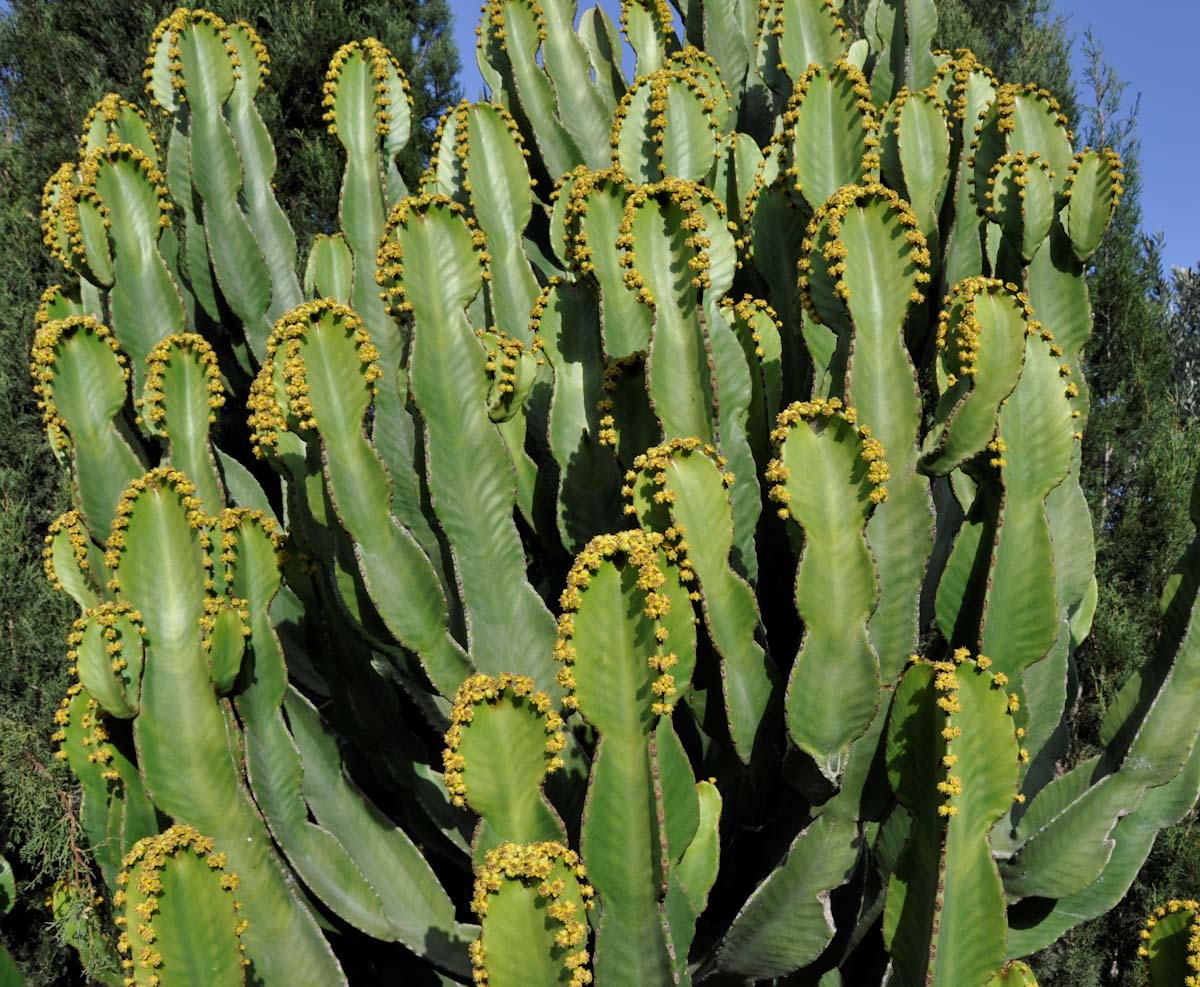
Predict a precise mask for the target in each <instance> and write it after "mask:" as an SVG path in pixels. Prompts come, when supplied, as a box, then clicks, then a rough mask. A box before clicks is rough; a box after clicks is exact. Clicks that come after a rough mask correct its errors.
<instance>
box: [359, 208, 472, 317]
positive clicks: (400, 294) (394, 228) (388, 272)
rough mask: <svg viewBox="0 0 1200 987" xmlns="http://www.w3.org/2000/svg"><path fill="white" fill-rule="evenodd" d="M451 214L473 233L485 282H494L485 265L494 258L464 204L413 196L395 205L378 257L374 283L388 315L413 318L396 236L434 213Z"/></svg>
mask: <svg viewBox="0 0 1200 987" xmlns="http://www.w3.org/2000/svg"><path fill="white" fill-rule="evenodd" d="M437 211H441V212H448V213H450V214H451V215H453V216H458V217H459V218H460V219H462V220H463V221H464V222H465V223H466V224H467V228H468V229H469V230H470V232H471V244H472V246H473V247H474V249H475V252H476V255H477V258H478V260H479V263H480V264H481V265H483V266H484V270H483V279H484V280H485V281H488V280H490V279H491V272H490V271H488V270H487V267H486V265H488V264H490V263H491V262H492V256H491V254H489V253H488V251H487V239H486V238H485V237H484V235H483V231H482V230H481V229H479V227H478V226H477V225H476V223H475V219H474V217H473V216H471V215H470V214H469V213H468V212H467V210H466V207H465V206H463V204H462V203H461V202H455V201H454V200H453V199H451V198H450V197H449V196H445V195H436V194H433V193H429V192H425V193H422V194H421V195H410V196H409V197H408V198H406V199H401V200H400V201H399V202H398V203H396V205H395V207H394V208H393V209H392V211H391V214H390V215H389V216H388V220H387V224H386V225H385V227H384V231H383V236H382V238H381V239H380V241H379V244H380V245H379V251H378V253H377V254H376V255H375V265H376V269H375V281H376V283H377V284H378V285H379V286H380V287H381V288H383V291H381V292H380V293H379V297H380V299H381V300H382V301H383V304H384V307H385V308H386V310H387V313H388V315H390V316H392V317H393V318H396V319H401V318H403V317H404V316H406V315H411V314H412V310H413V307H412V303H411V302H410V301H408V299H407V298H406V297H405V294H404V246H403V244H402V243H401V242H400V240H399V238H398V237H397V233H398V232H399V231H400V230H402V229H406V228H407V227H408V226H409V224H410V223H412V222H413V221H414V220H419V219H421V218H423V217H425V216H427V215H429V214H431V213H433V212H437Z"/></svg>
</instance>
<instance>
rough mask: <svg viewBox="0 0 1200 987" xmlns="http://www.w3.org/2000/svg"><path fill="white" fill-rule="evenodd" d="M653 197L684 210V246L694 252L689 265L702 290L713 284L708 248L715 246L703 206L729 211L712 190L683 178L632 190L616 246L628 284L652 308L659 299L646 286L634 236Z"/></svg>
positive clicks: (661, 203)
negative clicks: (641, 214)
mask: <svg viewBox="0 0 1200 987" xmlns="http://www.w3.org/2000/svg"><path fill="white" fill-rule="evenodd" d="M652 199H653V200H654V201H655V203H656V204H657V205H658V206H660V207H661V206H664V205H666V206H668V207H669V206H675V207H677V208H678V209H679V210H680V212H682V213H683V219H682V220H681V221H680V223H679V230H680V231H681V232H683V233H684V234H685V237H684V240H683V244H684V246H686V247H687V248H688V249H689V250H690V251H692V252H693V253H692V256H691V257H689V258H688V262H687V265H688V268H689V269H690V270H691V271H692V272H693V277H692V280H691V286H692V287H693V288H694V289H696V290H698V291H699V290H702V289H705V288H710V287H712V278H711V277H710V275H709V265H710V258H709V255H708V248H709V247H710V246H712V240H711V238H710V237H709V236H708V235H707V233H708V224H707V222H705V219H704V211H703V209H702V208H701V206H702V205H705V204H707V205H710V206H712V207H713V208H715V209H716V211H717V215H718V216H723V215H724V213H725V209H724V206H723V205H722V204H721V203H720V201H719V200H717V199H716V197H715V196H714V195H713V193H712V192H711V191H710V190H709V189H707V188H705V187H704V186H702V185H698V184H696V183H695V182H690V181H686V180H684V179H682V178H664V179H663V180H662V181H661V182H656V183H654V184H652V185H639V186H637V187H636V188H635V189H634V190H633V191H631V192H630V193H629V197H628V199H627V200H626V202H625V214H624V216H623V217H622V219H621V225H620V227H619V236H618V237H617V241H616V246H617V247H618V248H619V249H620V250H621V259H620V264H621V266H622V267H624V268H625V269H626V271H625V286H626V287H627V288H628V289H629V290H630V291H633V292H635V293H636V294H637V297H638V301H640V302H641V303H642V304H643V305H649V306H651V307H653V306H654V305H655V304H656V301H655V298H654V294H653V292H651V291H650V289H649V288H648V287H647V286H646V278H645V275H643V274H642V273H641V271H639V270H638V268H637V256H636V254H635V252H634V248H635V246H636V238H635V237H634V235H633V229H634V225H635V223H636V221H637V215H638V212H639V211H640V210H641V209H644V208H647V207H648V205H649V203H650V201H651V200H652Z"/></svg>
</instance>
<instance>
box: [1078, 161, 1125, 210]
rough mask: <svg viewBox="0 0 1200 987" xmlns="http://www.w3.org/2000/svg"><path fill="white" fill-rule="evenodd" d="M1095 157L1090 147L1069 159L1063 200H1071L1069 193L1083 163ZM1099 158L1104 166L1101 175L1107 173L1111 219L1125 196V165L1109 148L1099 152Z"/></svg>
mask: <svg viewBox="0 0 1200 987" xmlns="http://www.w3.org/2000/svg"><path fill="white" fill-rule="evenodd" d="M1096 156H1097V152H1096V151H1093V150H1092V149H1091V148H1090V147H1085V148H1084V149H1083V150H1082V151H1080V152H1079V153H1078V154H1076V155H1075V157H1073V158H1072V159H1071V164H1070V166H1069V167H1068V168H1067V187H1066V188H1065V189H1063V198H1064V199H1068V200H1069V199H1070V198H1071V193H1072V192H1073V191H1074V189H1075V182H1076V180H1077V179H1078V177H1079V169H1080V168H1081V167H1082V166H1083V162H1084V161H1086V160H1087V159H1088V158H1089V157H1096ZM1099 157H1100V160H1101V161H1102V163H1103V165H1104V167H1103V168H1102V169H1101V175H1103V173H1104V171H1107V172H1108V180H1109V189H1108V194H1109V202H1108V216H1109V219H1111V218H1112V216H1113V214H1114V213H1115V212H1116V211H1117V206H1119V205H1120V204H1121V199H1122V198H1123V197H1124V195H1125V163H1124V162H1123V161H1122V160H1121V155H1119V154H1118V153H1117V152H1116V151H1114V150H1113V149H1112V148H1111V147H1106V148H1104V150H1103V151H1101V152H1099Z"/></svg>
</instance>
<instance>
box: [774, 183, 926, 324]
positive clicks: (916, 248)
mask: <svg viewBox="0 0 1200 987" xmlns="http://www.w3.org/2000/svg"><path fill="white" fill-rule="evenodd" d="M871 200H874V201H877V202H883V203H884V204H885V205H886V206H887V207H888V209H889V210H890V211H891V212H892V213H893V214H894V215H895V217H896V221H897V222H898V223H899V224H900V226H901V227H902V228H903V230H904V240H905V242H906V243H907V244H908V246H909V252H908V253H909V263H910V264H911V265H912V267H913V269H914V273H913V282H914V284H915V285H916V287H915V288H914V289H913V291H912V293H911V295H910V297H909V302H910V303H911V304H913V305H920V304H921V303H922V302H923V301H925V295H924V293H923V291H922V286H924V285H927V284H929V281H930V274H929V268H930V265H931V264H932V257H931V255H930V253H929V247H928V245H927V244H926V242H925V235H924V234H923V233H922V232H921V226H920V223H919V221H918V220H917V215H916V213H914V212H913V211H912V207H911V206H910V205H909V204H908V203H907V202H905V201H904V200H903V199H901V198H900V196H898V195H897V194H896V193H895V192H893V191H892V190H891V189H889V188H886V187H885V186H883V185H880V184H879V183H877V182H871V183H869V184H867V185H861V186H860V185H847V186H845V187H844V188H841V189H839V190H838V191H837V192H835V193H834V194H833V195H831V196H830V197H829V199H828V201H826V202H825V203H824V204H823V205H821V207H820V208H819V209H817V211H816V212H815V213H813V218H812V220H811V221H810V222H809V224H808V231H807V233H806V235H805V237H804V241H803V242H802V243H801V245H800V261H799V263H798V265H797V266H798V267H799V270H800V277H799V282H798V283H799V288H800V295H801V299H802V300H803V302H804V307H805V309H806V310H807V311H808V313H809V314H810V315H811V316H812V317H813V318H814V319H815V320H816V321H818V322H820V321H821V316H820V313H819V312H818V311H817V308H816V304H815V303H814V302H813V298H812V292H811V290H810V288H809V278H810V276H811V273H812V260H811V259H810V255H811V254H812V252H813V251H814V250H815V249H817V248H818V247H819V248H820V251H821V258H822V260H823V261H824V262H825V268H826V273H827V274H828V276H829V277H830V278H832V279H833V280H834V284H833V293H834V295H836V296H837V297H838V298H840V299H841V300H842V301H843V302H846V303H848V302H849V301H850V286H849V285H848V284H847V283H846V281H845V277H844V275H845V273H846V265H847V263H848V262H849V259H850V251H849V248H848V247H847V246H846V244H845V242H844V241H843V240H842V239H841V235H842V221H843V220H844V219H845V218H846V217H847V216H848V215H849V214H850V211H851V210H852V209H854V208H856V207H858V206H861V205H864V204H865V203H867V202H868V201H871Z"/></svg>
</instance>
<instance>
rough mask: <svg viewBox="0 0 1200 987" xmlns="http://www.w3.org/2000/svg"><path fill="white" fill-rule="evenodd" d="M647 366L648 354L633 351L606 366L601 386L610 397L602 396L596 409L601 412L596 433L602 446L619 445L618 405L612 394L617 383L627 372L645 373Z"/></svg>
mask: <svg viewBox="0 0 1200 987" xmlns="http://www.w3.org/2000/svg"><path fill="white" fill-rule="evenodd" d="M645 366H646V355H645V354H644V353H631V354H629V356H623V357H619V358H618V359H616V360H612V361H611V362H610V363H609V364H608V366H606V367H605V368H604V373H603V374H602V375H601V381H602V383H601V386H602V387H603V388H604V393H605V394H606V395H609V396H608V397H604V398H601V399H600V400H599V401H597V402H596V410H597V411H598V412H600V414H601V416H602V417H601V419H600V430H599V432H597V433H596V441H597V442H598V443H599V444H600V445H602V446H612V447H613V448H614V449H615V448H616V446H617V440H618V438H619V436H618V435H617V419H616V418H615V417H614V415H613V411H615V410H616V405H615V404H614V402H613V399H612V397H611V395H613V394H615V393H616V390H617V383H618V382H619V381H620V379H621V377H622V376H623V375H624V374H626V373H636V374H640V375H644V373H645Z"/></svg>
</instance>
